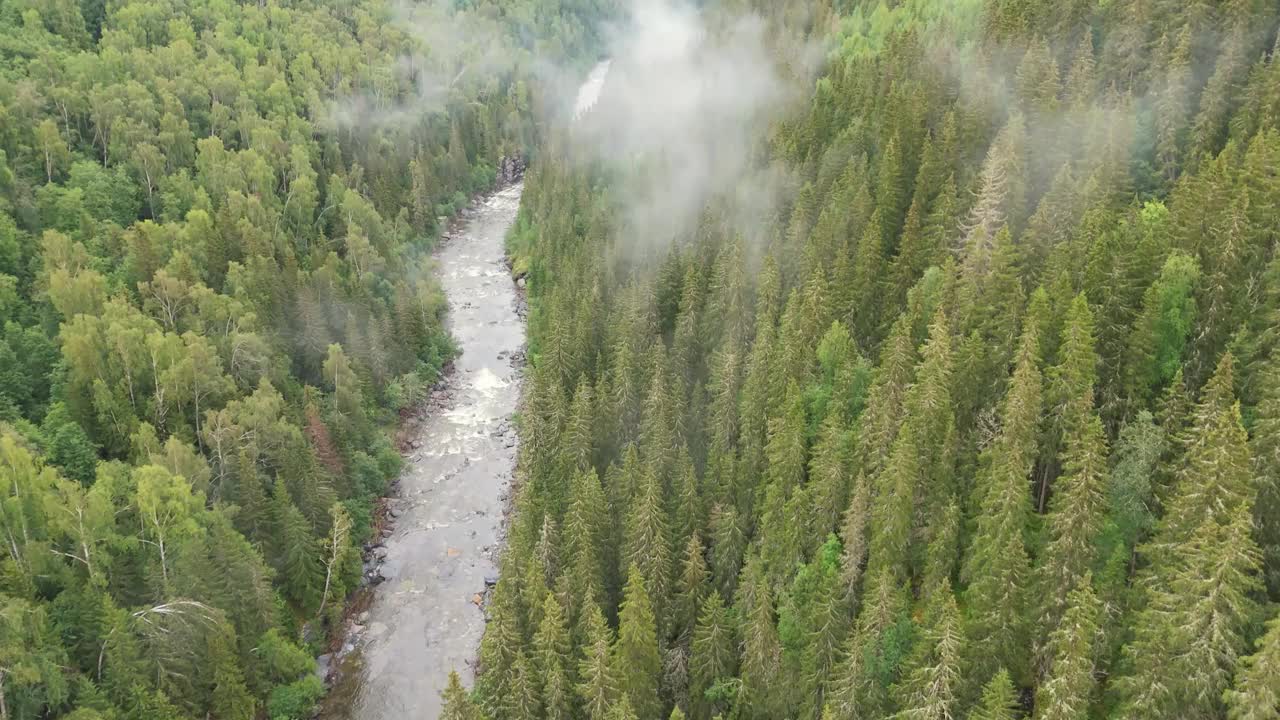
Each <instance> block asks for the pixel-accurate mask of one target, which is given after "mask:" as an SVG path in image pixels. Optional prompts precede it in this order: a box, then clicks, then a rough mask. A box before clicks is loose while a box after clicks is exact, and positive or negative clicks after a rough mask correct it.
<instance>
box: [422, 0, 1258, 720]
mask: <svg viewBox="0 0 1280 720" xmlns="http://www.w3.org/2000/svg"><path fill="white" fill-rule="evenodd" d="M721 5H722V7H726V6H731V7H733V8H735V9H737V10H740V9H741V7H740V6H743V5H755V6H756V7H755V10H756V11H757V12H759V13H761V14H762V15H764V16H765V17H766V18H767V20H768V22H769V24H770V25H771V27H773V28H774V30H775V31H776V32H777V33H778V37H781V36H782V35H785V34H790V35H791V36H800V37H807V38H809V39H810V40H817V41H820V42H821V43H823V46H824V48H825V59H824V61H823V63H822V65H821V69H820V70H819V72H818V77H817V78H816V81H812V82H808V83H806V86H805V88H804V93H803V97H802V99H801V101H800V102H798V103H796V106H795V107H794V108H791V109H790V110H789V111H788V112H787V113H786V114H785V115H784V116H783V117H782V119H780V120H779V121H777V122H775V123H772V124H771V125H770V127H769V128H768V131H767V132H766V133H763V134H762V136H761V139H760V141H759V143H758V145H757V146H755V147H751V148H744V149H743V152H744V153H750V154H751V157H752V164H753V165H754V166H759V167H766V168H775V169H778V170H779V171H780V172H779V173H778V175H780V176H782V177H785V178H787V179H788V180H787V182H786V185H787V186H786V187H785V188H784V190H785V192H783V193H781V196H782V199H781V201H780V202H779V203H778V204H777V206H776V207H775V208H773V209H772V211H771V212H770V213H769V217H767V218H765V219H764V220H763V221H762V222H760V223H757V224H755V225H753V226H751V227H747V228H744V227H742V223H741V222H739V218H738V217H736V216H735V213H734V211H733V209H732V207H731V203H718V202H715V201H713V202H710V203H708V204H707V206H706V207H705V208H703V209H702V211H701V213H700V215H699V217H698V220H697V222H696V223H694V224H693V227H689V228H686V229H685V231H684V232H682V233H680V234H678V235H677V236H676V237H674V238H672V239H669V241H668V239H667V238H652V237H639V238H637V237H636V234H635V233H634V232H633V231H634V227H631V226H630V225H629V222H630V218H631V217H632V214H631V213H630V212H629V210H628V198H627V197H625V193H623V192H621V191H620V188H625V187H626V186H627V185H626V182H625V180H626V172H628V171H626V170H619V169H618V168H617V167H614V166H609V165H608V164H601V163H598V162H594V161H592V159H590V158H587V159H585V160H584V159H583V158H582V157H580V156H581V155H582V153H579V152H576V150H575V147H574V143H573V142H572V140H570V139H565V138H558V139H556V138H553V139H551V140H549V141H548V146H547V149H546V150H545V152H543V153H542V154H541V155H540V156H539V158H538V161H537V162H536V163H535V165H534V167H533V168H532V169H531V171H530V176H529V178H528V180H527V187H526V190H525V196H524V205H523V208H522V211H521V215H520V218H519V220H518V221H517V226H516V228H515V230H514V232H513V233H512V235H511V237H510V240H509V245H510V251H511V253H512V254H513V255H514V256H515V260H516V263H517V267H524V268H527V269H528V273H529V275H528V277H529V278H530V280H529V283H530V284H529V287H530V289H531V290H530V292H531V300H530V302H531V306H532V310H531V316H530V336H531V340H530V343H531V345H530V357H531V368H530V370H529V374H528V380H527V384H526V388H525V398H524V403H523V405H524V406H523V410H522V413H521V416H520V423H521V431H522V434H523V442H522V446H521V448H522V451H521V457H520V465H519V468H518V473H519V475H518V479H519V481H520V483H521V487H520V491H519V495H518V499H517V502H516V508H515V515H514V520H513V524H512V527H511V531H510V537H509V546H508V548H507V550H506V553H505V556H504V560H503V564H502V572H501V580H500V582H499V583H498V585H497V588H496V591H495V593H494V595H493V597H492V599H491V602H490V606H489V615H490V620H489V625H488V629H487V632H486V635H485V637H484V640H483V643H482V646H481V652H480V658H479V661H480V669H479V671H480V674H479V677H478V679H477V683H476V687H475V689H474V692H467V691H464V690H463V689H462V687H461V686H460V685H456V686H454V687H453V688H452V689H451V691H450V693H449V694H448V699H449V708H448V713H447V717H449V718H450V719H451V720H453V719H462V718H467V719H475V718H482V717H483V718H489V719H490V720H508V719H515V718H545V719H547V720H553V719H554V720H561V719H563V718H575V719H591V720H599V719H601V718H605V719H608V720H630V719H635V720H655V719H662V718H668V717H670V718H694V719H697V720H706V719H709V718H724V719H726V720H728V719H742V720H747V719H760V720H765V719H775V718H815V719H816V718H822V719H823V720H854V719H865V718H897V719H900V720H909V719H910V720H917V719H919V720H923V719H939V720H941V719H947V718H971V719H974V720H997V719H1000V720H1011V719H1013V718H1036V719H1039V720H1067V719H1072V720H1086V719H1090V718H1098V719H1101V718H1117V719H1119V718H1124V719H1134V720H1147V719H1150V720H1156V719H1160V718H1206V719H1207V718H1223V719H1228V718H1229V719H1230V720H1246V719H1248V720H1262V719H1263V718H1268V719H1272V720H1274V719H1275V718H1280V616H1278V613H1280V604H1277V601H1280V346H1278V343H1280V337H1278V336H1277V328H1280V254H1278V252H1277V251H1278V246H1277V241H1278V240H1280V207H1278V204H1280V57H1277V56H1276V53H1277V51H1278V50H1280V47H1278V46H1277V33H1276V28H1277V20H1278V18H1280V9H1278V8H1277V7H1276V5H1275V3H1273V2H1263V1H1258V2H1254V1H1251V0H1240V1H1234V0H1233V1H1229V2H1217V1H1215V0H1190V1H1188V2H1169V1H1164V0H1154V1H1153V0H1110V1H1108V2H1101V3H1094V2H1084V1H1081V0H1066V1H1064V2H1036V1H1034V0H986V1H985V2H979V1H974V2H957V3H949V2H929V1H928V0H902V1H901V2H875V1H873V2H858V1H857V0H850V1H846V2H840V1H837V2H835V3H834V4H832V3H823V2H818V3H801V2H795V1H788V2H777V3H775V2H758V3H749V2H745V1H744V2H738V3H724V4H721ZM605 92H606V93H607V92H608V86H607V84H606V88H605ZM606 130H607V129H606ZM648 159H652V158H648ZM646 160H647V159H646V158H640V159H639V160H638V161H637V162H636V163H635V164H634V165H635V168H639V170H637V171H641V172H643V171H644V169H645V168H646ZM655 164H661V160H659V161H658V162H657V163H655Z"/></svg>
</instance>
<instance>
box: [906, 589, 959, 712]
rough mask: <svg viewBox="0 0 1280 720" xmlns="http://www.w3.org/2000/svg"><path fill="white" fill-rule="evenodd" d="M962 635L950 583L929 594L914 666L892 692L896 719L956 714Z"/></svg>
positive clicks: (913, 661)
mask: <svg viewBox="0 0 1280 720" xmlns="http://www.w3.org/2000/svg"><path fill="white" fill-rule="evenodd" d="M963 642H964V641H963V638H962V637H961V628H960V611H959V609H957V607H956V600H955V596H954V595H953V594H952V593H951V583H950V582H947V581H944V582H943V583H942V587H940V588H938V591H937V592H936V593H935V594H934V595H933V596H932V597H930V598H929V607H928V609H927V610H926V611H925V628H924V631H923V632H922V633H921V637H920V639H919V644H918V645H917V647H918V648H919V650H917V651H916V653H915V657H914V658H913V659H912V661H911V669H910V670H909V671H908V672H907V675H906V677H905V678H904V679H903V681H902V683H901V684H899V685H896V686H894V688H893V694H894V696H895V698H896V700H897V703H896V704H897V706H898V707H899V708H900V710H899V711H898V712H897V713H896V714H895V715H894V716H893V717H894V718H896V719H897V720H946V719H947V718H952V717H955V716H956V708H957V705H958V696H959V691H960V685H961V680H962V678H961V662H962V660H961V653H962V647H961V646H962V643H963Z"/></svg>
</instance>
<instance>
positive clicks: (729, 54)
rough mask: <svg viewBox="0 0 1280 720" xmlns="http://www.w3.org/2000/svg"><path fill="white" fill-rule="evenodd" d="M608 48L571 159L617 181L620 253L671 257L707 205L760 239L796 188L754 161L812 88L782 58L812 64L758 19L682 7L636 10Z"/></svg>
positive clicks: (611, 31) (655, 5)
mask: <svg viewBox="0 0 1280 720" xmlns="http://www.w3.org/2000/svg"><path fill="white" fill-rule="evenodd" d="M606 37H607V38H608V58H609V65H608V70H607V74H606V75H605V77H604V79H603V84H602V86H601V87H600V88H599V97H598V98H596V99H595V101H594V103H592V102H590V97H589V94H590V90H592V89H593V88H592V83H590V81H589V82H588V85H587V86H585V87H584V88H583V92H582V93H580V96H579V98H578V100H577V102H576V105H577V107H575V112H574V113H573V117H575V118H576V119H575V120H573V121H572V123H571V128H570V138H571V143H572V145H573V147H572V154H573V155H574V156H575V157H578V158H581V159H582V160H584V161H586V162H592V163H599V164H600V165H602V166H603V167H605V168H606V169H607V170H609V171H611V175H612V177H611V187H612V189H613V194H614V195H615V197H616V200H617V201H618V202H619V203H620V206H621V218H620V220H621V227H620V228H619V229H618V230H619V233H618V235H619V241H620V243H622V244H623V249H624V250H630V251H637V252H641V253H643V252H646V251H651V250H656V249H661V248H665V247H666V246H668V245H669V244H670V243H672V242H673V241H675V240H677V239H679V238H680V237H682V236H684V235H686V234H688V233H690V232H691V231H692V230H693V229H694V228H695V227H696V225H697V222H698V220H699V218H700V216H701V215H702V213H703V211H704V209H705V208H706V207H707V206H708V205H709V204H715V205H716V206H717V208H718V209H719V210H721V211H722V212H723V213H724V215H725V216H726V217H724V219H725V220H727V221H728V222H729V224H730V226H732V227H734V228H735V229H736V230H738V231H740V232H743V233H744V234H746V235H750V234H751V233H752V232H753V231H754V230H756V229H758V228H762V227H763V226H764V224H765V222H764V220H765V219H766V218H767V217H768V215H769V213H770V212H771V211H772V210H773V208H774V207H775V206H776V205H777V203H778V201H779V200H780V199H781V198H782V197H784V196H785V192H786V188H787V187H788V186H789V183H788V182H786V178H784V177H782V176H781V175H780V171H778V170H776V169H771V168H767V167H765V166H764V165H763V163H759V162H756V159H758V158H760V157H767V153H765V152H763V151H764V142H763V141H764V140H765V138H766V137H767V134H768V130H769V128H770V126H771V124H773V123H774V122H776V121H777V120H779V119H780V118H782V117H783V116H784V114H785V113H786V112H787V111H789V110H791V109H793V108H794V107H795V105H796V101H797V100H798V99H799V97H800V95H799V93H800V92H801V91H803V90H805V89H806V88H805V87H804V83H803V82H797V80H796V78H795V77H794V76H793V75H792V74H790V73H792V72H794V70H791V69H790V68H789V67H784V66H783V64H782V60H781V58H782V57H794V56H796V55H799V56H802V57H809V56H814V53H808V52H805V51H804V49H803V48H801V49H800V52H796V50H797V48H795V47H787V48H785V49H784V48H782V47H781V46H780V45H779V41H778V40H777V38H771V37H769V36H768V35H767V34H766V28H765V24H764V21H763V20H762V19H760V18H758V17H756V16H754V15H737V16H733V17H727V18H726V17H720V16H715V17H712V16H709V15H708V14H707V13H705V12H703V11H702V10H700V9H698V8H695V7H694V6H692V5H690V4H687V3H684V2H679V1H678V0H656V1H653V0H650V1H644V0H635V1H634V2H632V3H631V5H630V8H629V11H628V13H627V14H626V17H625V20H624V21H622V22H620V23H617V24H614V25H613V26H611V27H609V28H607V29H606ZM792 67H794V66H792ZM597 79H598V78H597ZM582 95H588V97H582ZM570 105H573V104H570ZM584 106H590V109H589V110H586V111H585V112H584V110H585V107H584Z"/></svg>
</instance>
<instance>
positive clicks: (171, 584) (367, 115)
mask: <svg viewBox="0 0 1280 720" xmlns="http://www.w3.org/2000/svg"><path fill="white" fill-rule="evenodd" d="M466 5H467V7H465V8H454V9H449V8H446V7H444V6H431V7H430V8H424V10H423V13H417V14H415V15H414V16H413V17H412V18H410V19H408V20H407V21H405V22H401V20H405V19H404V18H401V17H400V14H401V13H403V12H404V8H393V7H392V6H391V5H389V4H383V3H381V2H376V1H375V2H362V3H349V2H343V1H341V0H336V1H332V2H331V1H329V0H297V1H293V0H286V1H283V2H275V1H274V0H272V1H270V2H261V3H235V2H223V1H221V0H211V1H204V0H197V1H196V2H185V3H175V2H170V1H169V0H157V1H155V2H149V1H148V2H143V1H139V2H133V1H131V0H125V1H122V2H107V3H104V2H102V1H101V0H85V1H84V2H79V3H77V2H75V1H74V0H48V1H46V0H34V1H28V0H3V1H0V540H2V541H3V548H4V549H3V551H0V718H5V719H6V720H7V719H8V718H15V719H19V720H30V719H34V718H53V717H74V718H76V719H77V720H90V719H92V718H121V719H124V718H136V719H138V720H154V719H157V718H196V717H200V718H218V719H221V720H228V719H232V718H237V719H246V718H253V717H266V716H268V715H269V716H271V717H275V718H301V717H309V716H310V712H311V706H312V704H313V703H314V701H315V699H316V697H317V695H318V694H319V693H320V692H322V687H321V685H320V682H319V681H318V680H317V679H316V678H315V677H313V674H312V669H313V662H312V660H311V656H310V652H309V650H314V649H315V648H318V647H319V646H320V645H321V644H322V643H324V642H325V636H326V633H327V627H328V625H329V624H330V623H332V622H333V620H334V619H335V618H337V617H338V616H339V615H340V613H341V611H342V606H343V600H344V598H345V597H346V595H347V593H348V592H349V591H350V590H352V589H353V588H354V587H355V584H356V583H357V582H358V581H359V577H360V572H361V564H360V558H359V553H358V547H359V544H360V543H361V542H362V541H363V540H364V539H365V538H366V537H367V535H368V533H369V531H370V524H371V520H372V518H371V511H372V506H373V503H372V501H373V499H374V498H375V497H377V496H378V495H379V494H380V493H381V492H382V491H383V488H384V486H385V484H386V482H387V480H388V478H390V477H392V476H393V475H394V474H395V473H396V472H397V471H398V468H399V462H400V461H399V456H398V455H397V453H396V452H395V451H394V449H393V448H392V447H391V445H390V442H389V440H388V437H387V436H386V433H385V432H384V431H383V430H382V428H383V427H384V426H385V424H386V423H387V422H388V421H390V420H392V419H394V417H395V411H397V410H399V409H402V408H405V407H408V406H409V405H411V404H412V403H414V402H415V400H416V399H417V398H418V397H419V396H420V395H421V392H422V389H423V388H424V387H426V386H429V385H430V384H431V383H432V382H434V381H435V379H436V376H437V374H438V373H439V371H440V369H441V366H442V364H443V363H444V362H446V361H447V359H448V358H449V356H450V354H451V353H452V346H451V342H450V340H449V338H448V336H447V333H446V332H445V331H444V329H443V327H442V324H441V319H442V313H443V311H444V299H443V297H442V295H441V293H440V291H439V289H438V287H437V285H436V283H435V281H434V279H433V278H432V273H431V261H430V258H429V253H428V251H429V250H430V247H431V244H432V240H433V238H434V237H435V236H436V235H437V233H438V229H439V228H438V224H439V223H440V221H441V220H443V219H444V218H445V217H446V216H449V215H451V214H452V213H454V211H456V210H458V209H460V207H461V206H462V204H463V203H464V202H465V201H466V198H467V196H468V195H469V194H471V193H473V192H474V191H477V190H480V189H483V188H486V187H488V186H490V185H491V184H492V183H493V181H494V178H495V172H496V168H497V166H498V162H499V160H500V159H501V158H503V157H504V156H517V155H521V154H523V153H524V152H525V151H526V150H527V149H528V148H529V147H530V145H531V144H532V143H533V142H534V139H535V137H536V133H537V128H536V126H535V124H534V123H533V122H532V119H531V118H532V117H533V114H532V113H531V112H530V111H531V107H530V106H531V103H533V102H534V97H533V90H532V88H531V86H530V85H529V83H527V82H526V80H525V77H526V74H527V73H526V72H525V70H524V69H523V68H522V67H521V65H522V63H524V62H525V60H524V58H527V57H531V55H532V53H534V52H536V53H538V54H539V55H541V56H544V57H547V56H550V57H557V56H566V55H568V56H573V55H578V54H582V53H584V52H586V51H587V49H588V48H591V47H593V46H594V44H595V43H597V42H598V39H596V37H595V35H594V31H593V30H592V31H589V30H588V28H589V27H593V26H589V25H587V24H586V23H584V22H582V20H581V16H583V15H585V14H591V15H594V14H596V13H597V11H598V9H597V8H596V3H594V2H564V3H561V2H556V1H553V0H547V1H546V2H523V3H493V2H473V3H467V4H466ZM424 13H425V14H424ZM460 28H463V29H465V32H464V31H463V30H462V29H460ZM450 33H453V34H454V36H453V37H452V38H451V42H449V43H443V42H438V41H437V39H441V40H443V39H449V36H450ZM494 44H498V45H500V46H502V49H503V62H502V63H501V64H494V63H493V62H492V60H491V58H490V57H489V56H490V54H491V52H492V47H491V46H492V45H494ZM477 63H481V64H483V68H484V71H483V72H475V71H474V70H473V65H476V64H477ZM432 77H446V78H449V79H450V81H449V82H448V83H447V84H446V85H443V86H442V85H441V84H440V83H439V81H438V80H432V79H431V78H432ZM304 628H309V630H310V632H306V633H304ZM305 642H310V643H312V648H306V645H305V644H304V643H305ZM304 648H306V649H304Z"/></svg>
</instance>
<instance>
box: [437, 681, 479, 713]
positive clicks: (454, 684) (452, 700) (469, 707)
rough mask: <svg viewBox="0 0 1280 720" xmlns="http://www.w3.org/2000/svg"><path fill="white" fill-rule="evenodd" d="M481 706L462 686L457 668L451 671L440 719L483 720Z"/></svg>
mask: <svg viewBox="0 0 1280 720" xmlns="http://www.w3.org/2000/svg"><path fill="white" fill-rule="evenodd" d="M482 718H483V715H481V713H480V708H478V707H476V704H475V702H474V701H473V700H472V699H471V696H470V695H469V694H468V693H467V691H466V689H465V688H463V687H462V681H461V680H460V679H458V672H457V671H456V670H453V671H450V672H449V685H448V687H446V688H445V689H444V707H443V708H442V709H441V711H440V720H482Z"/></svg>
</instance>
